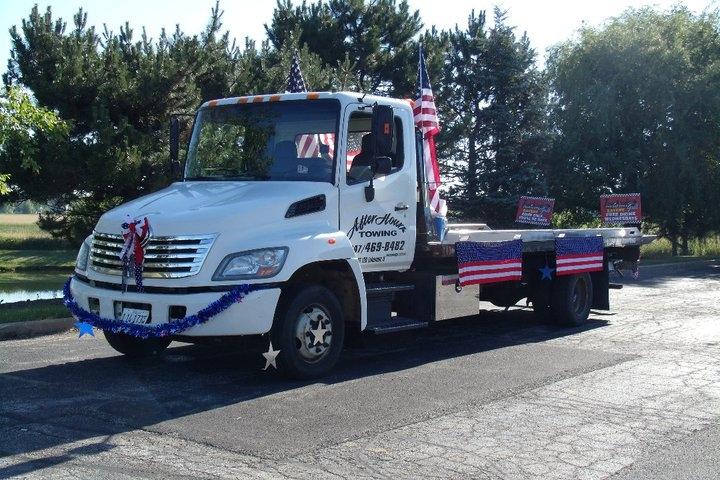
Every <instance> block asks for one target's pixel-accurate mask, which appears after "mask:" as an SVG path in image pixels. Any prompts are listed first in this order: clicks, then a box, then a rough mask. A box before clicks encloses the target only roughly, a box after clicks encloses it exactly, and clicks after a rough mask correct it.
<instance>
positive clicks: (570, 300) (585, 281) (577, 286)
mask: <svg viewBox="0 0 720 480" xmlns="http://www.w3.org/2000/svg"><path fill="white" fill-rule="evenodd" d="M592 301H593V288H592V279H591V278H590V274H589V273H580V274H577V275H569V276H563V277H557V278H556V279H555V285H553V293H552V301H551V304H550V308H551V313H552V316H553V318H554V319H555V320H556V321H557V322H558V323H560V324H561V325H565V326H568V327H576V326H579V325H582V324H583V323H585V322H586V321H587V319H588V316H589V315H590V307H591V306H592Z"/></svg>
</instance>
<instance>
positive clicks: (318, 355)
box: [270, 285, 345, 379]
mask: <svg viewBox="0 0 720 480" xmlns="http://www.w3.org/2000/svg"><path fill="white" fill-rule="evenodd" d="M319 322H322V328H324V329H326V332H324V333H322V343H320V340H319V339H318V338H316V337H315V336H314V335H313V334H312V333H311V330H314V331H316V332H317V331H318V330H317V329H318V328H320V324H319ZM270 339H271V341H272V344H273V347H274V348H275V349H276V350H278V349H279V350H280V353H279V354H278V356H277V364H278V370H279V371H280V372H281V373H282V374H283V375H285V376H287V377H290V378H298V379H306V378H316V377H319V376H322V375H324V374H326V373H327V372H329V371H330V370H331V369H332V368H333V367H334V366H335V364H336V363H337V361H338V359H339V358H340V352H341V351H342V348H343V341H344V339H345V319H344V318H343V315H342V308H341V307H340V302H339V300H338V298H337V296H336V295H335V294H334V293H333V292H331V291H330V290H328V289H327V288H325V287H323V286H320V285H310V286H304V287H299V288H296V289H293V290H291V291H289V292H288V294H287V295H286V296H284V297H283V301H282V302H281V305H280V308H278V312H277V313H276V316H275V322H274V324H273V328H272V330H271V331H270Z"/></svg>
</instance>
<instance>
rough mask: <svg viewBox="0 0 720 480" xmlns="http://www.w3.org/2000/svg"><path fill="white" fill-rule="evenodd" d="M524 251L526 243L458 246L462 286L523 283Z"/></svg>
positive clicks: (465, 243) (466, 244)
mask: <svg viewBox="0 0 720 480" xmlns="http://www.w3.org/2000/svg"><path fill="white" fill-rule="evenodd" d="M522 250H523V242H522V240H509V241H506V242H458V243H456V244H455V255H456V256H457V263H458V277H459V280H460V285H461V286H463V287H464V286H466V285H475V284H480V283H498V282H508V281H514V280H520V279H521V278H522Z"/></svg>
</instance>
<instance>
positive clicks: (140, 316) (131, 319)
mask: <svg viewBox="0 0 720 480" xmlns="http://www.w3.org/2000/svg"><path fill="white" fill-rule="evenodd" d="M148 318H150V311H149V310H142V309H139V308H123V311H122V315H121V316H120V320H122V321H123V322H125V323H134V324H145V323H147V321H148Z"/></svg>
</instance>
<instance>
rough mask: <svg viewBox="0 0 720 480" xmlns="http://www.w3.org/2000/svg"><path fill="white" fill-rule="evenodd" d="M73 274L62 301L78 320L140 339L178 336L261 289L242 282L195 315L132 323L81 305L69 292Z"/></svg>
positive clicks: (65, 287) (64, 290)
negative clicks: (162, 321) (170, 319)
mask: <svg viewBox="0 0 720 480" xmlns="http://www.w3.org/2000/svg"><path fill="white" fill-rule="evenodd" d="M71 280H72V277H70V278H68V280H67V282H65V286H64V287H63V303H64V304H65V306H66V307H67V308H68V310H70V313H72V314H73V315H74V316H75V318H77V319H78V322H85V323H88V324H90V325H92V326H93V327H96V328H100V329H102V330H105V331H108V332H112V333H124V334H126V335H131V336H133V337H138V338H150V337H167V336H169V335H176V334H178V333H181V332H184V331H185V330H187V329H188V328H190V327H194V326H195V325H200V324H203V323H205V322H207V321H208V320H210V319H211V318H213V317H215V316H216V315H218V314H220V313H222V312H224V311H225V310H227V309H228V308H230V306H231V305H233V304H235V303H238V302H242V300H243V298H245V297H246V296H247V295H248V294H249V293H250V292H252V291H254V290H258V289H259V287H257V286H255V285H247V284H245V285H239V286H237V287H235V288H234V289H232V290H230V291H229V292H227V293H226V294H224V295H223V296H222V297H220V298H218V299H217V300H215V301H213V302H211V303H210V304H209V305H208V306H207V307H205V308H203V309H202V310H200V311H199V312H197V313H196V314H194V315H190V316H186V317H183V318H181V319H180V320H173V321H172V322H168V323H161V324H159V325H136V324H133V323H125V322H121V321H119V320H112V319H109V318H103V317H101V316H100V315H97V314H95V313H93V312H89V311H87V310H85V309H84V308H82V307H81V306H80V305H78V303H77V302H76V301H75V298H73V295H72V292H71V291H70V281H71Z"/></svg>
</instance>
